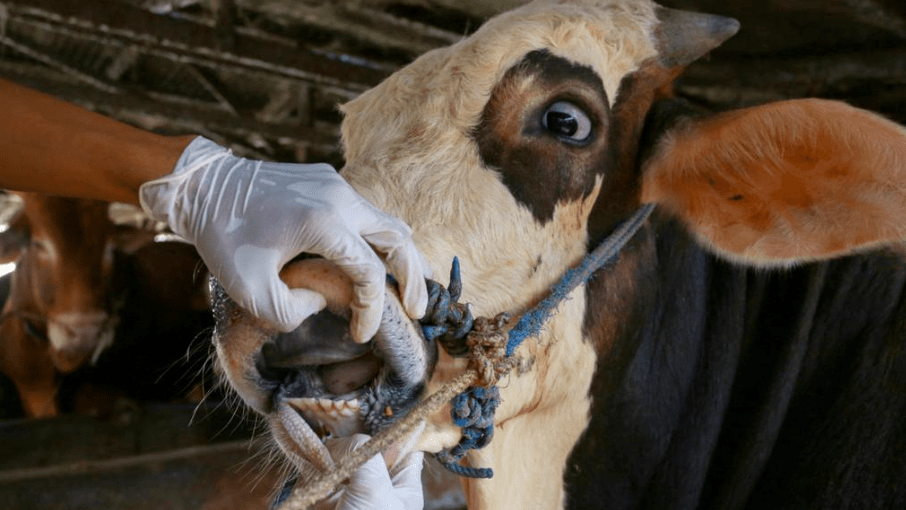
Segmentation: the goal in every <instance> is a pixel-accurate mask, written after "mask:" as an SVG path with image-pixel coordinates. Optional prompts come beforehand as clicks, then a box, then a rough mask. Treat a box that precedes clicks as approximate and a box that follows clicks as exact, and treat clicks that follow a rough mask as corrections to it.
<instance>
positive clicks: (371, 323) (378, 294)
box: [322, 234, 387, 343]
mask: <svg viewBox="0 0 906 510" xmlns="http://www.w3.org/2000/svg"><path fill="white" fill-rule="evenodd" d="M341 235H342V234H341ZM345 237H346V239H342V240H340V243H339V244H341V245H342V246H343V247H344V248H345V250H344V251H343V252H342V253H339V254H332V253H330V251H325V252H324V253H322V255H323V256H324V257H326V258H328V259H330V260H331V261H332V262H333V263H334V264H336V265H337V266H339V267H340V269H342V270H343V271H344V272H345V273H346V275H347V276H349V279H350V280H352V283H353V298H352V303H351V304H350V308H351V309H352V320H351V321H350V325H349V329H350V334H351V335H352V338H353V340H355V341H356V342H359V343H365V342H367V341H368V340H371V337H373V336H374V334H375V333H377V330H378V327H379V326H380V325H381V315H382V314H383V312H384V287H385V282H386V281H387V276H386V275H387V270H386V269H385V268H384V263H383V262H381V259H379V258H378V256H377V254H375V253H374V250H372V249H371V247H370V246H368V244H367V243H366V242H365V241H364V240H363V239H362V238H361V237H358V236H356V235H347V236H345Z"/></svg>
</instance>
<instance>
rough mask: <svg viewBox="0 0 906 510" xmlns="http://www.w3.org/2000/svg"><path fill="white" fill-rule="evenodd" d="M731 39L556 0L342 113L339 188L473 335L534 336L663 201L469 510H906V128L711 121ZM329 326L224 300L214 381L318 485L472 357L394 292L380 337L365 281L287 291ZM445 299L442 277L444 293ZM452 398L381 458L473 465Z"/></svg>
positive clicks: (583, 295)
mask: <svg viewBox="0 0 906 510" xmlns="http://www.w3.org/2000/svg"><path fill="white" fill-rule="evenodd" d="M737 30H738V23H737V22H736V21H735V20H732V19H728V18H724V17H719V16H712V15H706V14H698V13H688V12H684V11H677V10H671V9H666V8H663V7H660V6H658V5H656V4H654V3H651V2H648V1H645V0H537V1H535V2H532V3H529V4H526V5H524V6H521V7H519V8H517V9H515V10H513V11H510V12H507V13H504V14H501V15H499V16H497V17H495V18H492V19H490V20H489V21H487V22H486V23H485V24H483V25H482V26H481V27H480V28H479V29H478V30H477V31H476V32H475V33H474V34H472V35H471V36H469V37H468V38H465V39H463V40H462V41H460V42H457V43H456V44H453V45H452V46H450V47H447V48H442V49H437V50H433V51H430V52H428V53H426V54H424V55H423V56H421V57H420V58H419V59H417V60H415V61H414V62H413V63H412V64H410V65H409V66H407V67H405V68H403V69H402V70H400V71H398V72H397V73H395V74H394V75H392V76H390V77H389V78H388V79H387V80H385V81H384V82H383V83H381V84H379V85H378V86H376V87H374V88H373V89H371V90H369V91H367V92H365V93H364V94H362V95H361V96H360V97H358V98H356V99H354V100H352V101H351V102H349V103H347V104H345V105H344V106H343V107H342V110H343V113H344V115H345V117H344V121H343V125H342V135H343V144H344V150H345V156H346V163H345V166H344V167H343V169H342V170H341V174H342V175H343V176H344V178H345V179H347V180H348V182H349V183H350V184H351V185H352V186H353V187H354V188H355V189H356V190H357V191H358V192H360V193H361V194H362V195H363V196H364V197H365V198H367V199H368V200H370V201H371V202H373V203H374V204H375V205H377V206H378V207H379V208H381V209H383V210H385V211H387V212H388V213H391V214H394V215H396V216H398V217H400V218H402V219H403V220H404V221H406V222H407V223H408V224H409V225H410V226H411V228H412V237H413V239H414V241H415V242H416V244H417V246H418V247H419V249H420V250H421V251H422V253H423V254H424V255H425V257H426V259H427V260H428V262H429V264H430V265H431V267H432V269H433V271H434V274H435V276H436V277H438V278H439V279H440V280H442V281H444V280H443V278H444V275H446V274H447V272H448V271H449V268H450V266H451V263H452V261H453V259H454V257H456V258H458V260H459V263H460V265H461V278H462V290H461V293H462V297H461V302H463V303H467V304H468V306H469V308H470V310H471V312H472V313H473V314H474V315H475V316H481V317H489V318H490V317H495V316H498V314H501V313H503V312H506V313H509V314H511V315H513V316H519V315H520V314H523V313H525V312H526V311H527V310H530V309H531V308H532V307H533V306H535V305H536V304H537V303H538V302H539V301H541V300H542V299H543V298H545V297H546V296H547V295H548V294H549V292H550V289H551V286H552V285H554V284H555V282H557V281H558V279H559V278H560V276H561V275H562V274H563V273H564V272H566V271H567V270H569V269H570V268H572V267H574V266H575V265H577V264H578V263H579V262H580V261H581V260H582V259H583V257H584V256H586V254H587V253H588V252H589V250H591V249H592V248H593V247H594V246H597V245H598V244H599V243H600V242H602V241H604V240H605V239H607V238H608V237H609V234H610V233H611V232H613V231H614V230H615V229H616V228H617V227H618V226H619V225H620V224H622V223H623V222H624V221H625V220H626V219H627V218H630V217H631V216H632V215H633V214H634V211H636V210H638V209H639V208H640V207H641V206H642V205H643V204H655V205H656V209H655V212H654V213H653V214H652V215H651V216H650V217H649V218H648V219H647V221H645V222H644V224H643V225H642V228H641V229H640V230H639V231H638V232H637V233H636V234H635V235H634V236H633V237H632V239H631V240H630V241H629V242H628V243H627V244H626V245H625V247H624V248H623V249H622V251H621V252H620V254H619V257H618V259H617V260H616V261H615V262H613V263H612V264H610V265H609V266H607V267H604V268H601V269H599V270H597V271H596V272H595V274H594V275H593V277H592V278H591V279H589V280H588V281H587V282H585V283H583V284H582V285H580V286H579V287H577V288H576V289H575V290H573V291H572V292H570V293H569V294H568V296H566V298H565V299H563V300H562V301H561V302H560V303H559V305H558V307H557V309H556V311H555V312H554V313H553V314H552V315H551V317H550V318H549V319H548V320H547V322H545V324H544V325H543V327H542V328H541V331H540V332H539V333H538V334H537V335H536V336H535V337H533V338H530V339H528V340H526V341H525V342H524V343H523V344H522V345H521V346H520V347H519V348H518V349H516V351H515V353H514V356H515V358H516V361H517V364H516V368H515V369H514V370H513V371H511V372H510V373H509V375H508V376H507V377H505V378H504V379H503V380H501V381H500V383H499V390H500V404H499V407H498V408H497V410H496V415H495V421H494V425H495V428H494V435H493V439H492V440H491V441H490V443H489V444H487V445H486V446H484V447H483V448H481V449H476V450H472V451H471V452H470V453H469V454H468V456H467V457H466V459H465V460H466V463H467V464H468V465H469V466H472V467H489V468H492V469H493V477H492V478H490V479H464V481H463V488H464V491H465V494H466V499H467V502H468V506H469V508H472V509H496V508H541V509H549V508H577V509H578V508H582V509H587V508H607V509H659V510H663V509H672V508H677V509H681V508H682V509H686V508H702V509H706V508H707V509H711V508H713V509H728V508H835V509H840V508H906V483H903V480H904V479H906V426H904V423H906V391H904V390H906V348H904V345H906V344H904V340H906V330H904V324H906V323H904V321H906V300H904V297H906V294H904V290H906V287H904V283H906V260H904V250H903V245H902V242H901V240H902V239H903V238H904V236H906V221H904V220H906V129H904V128H903V127H902V126H900V125H898V124H896V123H894V122H891V121H889V120H887V119H885V118H883V117H882V116H880V115H877V114H874V113H871V112H868V111H864V110H860V109H857V108H854V107H851V106H849V105H847V104H844V103H842V102H834V101H827V100H819V99H800V100H790V101H783V102H776V103H768V104H764V105H759V106H753V107H750V108H745V109H740V110H735V111H728V112H708V111H704V110H702V109H701V108H699V107H697V106H695V105H692V104H689V103H688V102H685V101H683V100H681V99H679V98H677V97H675V96H674V95H673V94H672V86H671V84H672V83H673V81H674V80H675V78H676V77H677V76H679V75H680V74H681V73H682V71H683V69H684V68H685V67H686V66H688V65H689V64H690V63H691V62H693V61H694V60H696V59H698V58H700V57H701V56H703V55H705V54H707V53H708V52H709V51H711V50H712V49H713V48H715V47H717V46H718V45H719V44H721V43H722V42H723V41H724V40H726V39H727V38H729V37H731V36H732V35H734V34H735V33H736V31H737ZM281 275H282V277H283V279H284V281H286V282H287V284H288V285H290V286H291V287H305V288H309V289H313V290H317V291H319V292H323V293H324V294H325V295H326V299H327V303H328V304H327V308H326V309H325V311H323V312H321V313H319V314H318V315H315V316H314V317H312V318H311V319H309V320H307V321H306V322H304V323H303V324H302V326H300V328H299V329H297V330H296V331H293V332H291V333H285V334H283V333H280V332H278V331H277V330H276V329H275V328H273V327H272V326H270V325H269V324H267V323H265V322H263V321H261V320H258V319H256V318H254V317H253V316H251V315H250V314H249V313H247V312H246V311H244V310H242V309H241V308H239V307H238V306H237V305H235V303H233V302H232V301H230V300H229V298H228V297H227V296H226V295H225V294H223V292H222V291H217V292H215V293H214V309H215V315H216V326H215V343H216V349H217V357H218V363H219V365H220V366H221V369H222V371H223V373H224V374H225V376H226V378H227V379H228V381H229V382H230V384H231V385H232V387H233V388H234V389H235V391H236V392H237V394H238V395H239V396H241V398H242V400H243V401H244V402H245V403H246V404H247V405H248V406H249V407H251V408H252V409H254V410H255V411H257V412H258V413H260V414H262V415H264V416H265V417H266V419H267V420H268V423H269V425H270V428H271V431H272V433H273V434H274V437H275V440H276V442H277V444H278V445H279V446H280V447H281V449H282V450H283V451H284V453H285V454H286V458H287V459H288V460H289V461H290V462H292V463H293V464H294V465H295V466H297V467H298V468H299V469H300V470H305V469H312V467H314V469H322V470H326V469H330V466H331V465H332V461H333V460H335V459H331V458H330V457H329V452H328V453H327V454H325V449H324V446H323V445H322V444H321V442H320V440H321V439H322V438H325V437H331V436H333V437H336V436H345V435H350V434H353V433H357V432H367V433H374V432H375V431H377V430H381V429H383V428H384V427H387V426H389V424H391V423H392V422H393V421H394V420H395V419H398V417H399V416H400V415H401V414H403V413H404V412H405V411H406V410H407V409H409V408H411V406H412V405H413V402H414V401H417V400H418V399H420V398H422V397H424V396H425V394H426V393H430V392H431V391H432V390H435V389H437V388H438V387H440V386H441V385H442V384H443V383H445V382H447V381H449V380H451V379H452V378H453V377H454V376H455V375H457V374H458V373H459V371H460V370H461V369H462V368H463V367H464V365H465V362H464V360H462V359H459V358H454V357H453V356H451V355H450V354H448V353H447V352H445V351H443V350H440V351H439V352H438V349H437V347H436V345H434V344H432V343H431V342H430V341H429V340H428V339H427V337H426V336H424V335H423V334H422V331H423V330H422V329H421V328H420V325H419V323H418V322H417V321H412V320H410V319H409V318H407V316H406V314H405V313H403V311H402V309H401V307H400V305H399V300H398V297H397V296H398V294H397V290H396V288H395V286H394V285H393V282H392V280H390V279H388V284H387V290H386V295H387V301H388V303H387V304H386V305H385V310H384V315H383V319H382V323H381V328H380V330H379V332H378V334H377V335H376V336H375V338H374V339H373V340H372V341H371V342H370V344H367V345H365V346H361V345H357V344H354V343H353V342H352V341H351V340H350V338H349V334H348V331H346V329H345V326H346V324H347V322H346V321H348V317H349V305H348V304H349V301H350V295H351V292H352V291H351V284H349V281H348V279H346V278H345V277H344V276H343V274H342V273H341V272H340V271H338V270H336V268H335V267H333V266H332V265H331V264H330V263H328V262H326V261H324V260H321V259H318V258H316V257H311V256H304V257H300V258H299V259H298V260H295V261H293V262H291V263H290V264H289V265H287V266H286V267H285V268H284V269H283V271H282V273H281ZM444 284H445V285H449V282H446V281H444ZM449 413H450V409H449V407H448V408H446V409H443V410H441V411H440V412H438V413H436V414H434V415H431V416H430V417H428V418H427V419H426V420H425V422H424V425H423V427H421V428H418V429H417V431H416V433H415V435H414V436H413V437H407V438H404V439H403V440H401V441H400V442H399V443H398V444H397V445H395V446H394V447H392V448H390V449H389V450H388V452H396V454H392V453H388V452H385V460H387V462H388V465H390V466H391V467H392V466H393V463H394V462H395V460H396V459H398V458H399V457H398V455H399V453H400V452H402V453H404V452H405V451H408V450H407V449H419V450H423V451H426V452H430V453H437V452H439V451H442V450H445V449H448V448H451V447H453V446H454V445H456V444H457V443H458V441H459V440H460V437H461V435H462V433H461V431H460V429H459V428H457V427H455V426H453V424H452V422H451V418H450V414H449Z"/></svg>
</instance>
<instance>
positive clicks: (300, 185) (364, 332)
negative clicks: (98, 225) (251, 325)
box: [140, 137, 428, 342]
mask: <svg viewBox="0 0 906 510" xmlns="http://www.w3.org/2000/svg"><path fill="white" fill-rule="evenodd" d="M140 198H141V202H142V206H143V208H144V209H145V211H147V212H148V213H149V214H150V215H151V216H152V217H154V218H155V219H158V220H160V221H163V222H166V223H167V224H168V225H170V228H172V229H173V231H174V232H176V233H177V234H179V235H181V236H183V237H185V238H186V239H187V240H189V241H190V242H192V243H193V244H195V246H196V248H197V250H198V252H199V254H200V255H201V257H202V259H203V260H204V261H205V263H206V264H207V266H208V269H209V270H210V271H211V273H212V274H213V275H214V276H215V277H216V278H217V279H218V280H219V281H220V284H221V285H223V287H224V289H225V290H226V292H227V294H229V295H230V297H231V298H233V299H234V300H235V301H236V302H237V303H239V305H240V306H242V307H243V308H246V309H247V310H249V311H250V312H252V313H253V314H254V315H256V316H257V317H260V318H262V319H264V320H267V321H268V322H271V323H272V324H274V326H276V327H277V328H279V329H280V330H282V331H290V330H292V329H294V328H295V327H297V326H298V325H299V324H300V323H301V322H302V321H303V320H304V319H305V318H306V317H308V316H309V315H311V314H313V313H315V312H317V311H319V310H321V309H322V308H323V307H324V306H325V301H324V298H323V297H322V296H321V295H320V294H317V293H315V292H312V291H309V290H304V289H289V288H288V287H287V286H286V284H285V283H283V281H282V280H280V278H279V276H278V273H279V271H280V269H281V268H282V267H283V266H284V265H285V264H286V263H287V262H288V261H290V260H291V259H292V258H293V257H295V256H296V255H298V254H300V253H302V252H307V253H314V254H318V255H321V256H323V257H324V258H326V259H329V260H331V261H333V262H334V263H335V264H337V265H338V266H340V267H341V268H342V269H343V270H344V271H345V272H346V274H348V275H349V277H350V278H351V279H352V281H353V282H354V284H355V299H354V302H353V317H352V324H351V330H352V335H353V337H354V338H355V339H356V340H358V341H360V342H364V341H367V340H368V339H370V338H371V336H373V335H374V333H375V332H376V331H377V328H378V326H379V324H380V317H381V313H382V311H383V300H384V282H385V272H386V270H385V268H384V264H383V263H382V261H381V259H380V258H379V257H378V256H377V254H376V253H375V251H374V250H377V251H378V252H380V253H381V254H383V255H384V257H385V260H386V261H387V265H388V267H389V269H390V271H391V273H392V274H393V275H394V276H395V277H396V279H397V280H398V281H399V283H400V285H401V291H402V294H403V296H402V297H403V299H402V301H403V306H404V307H405V309H406V311H407V313H408V314H409V315H410V317H412V318H420V317H421V315H422V314H423V313H424V311H425V307H426V306H427V292H426V290H425V283H424V278H425V276H426V272H427V271H428V269H427V267H425V265H424V263H423V259H422V257H421V255H420V254H419V253H418V251H417V250H416V248H415V245H414V244H413V243H412V239H411V231H410V229H409V228H408V226H406V224H405V223H403V222H402V221H400V220H398V219H396V218H393V217H392V216H389V215H387V214H385V213H383V212H381V211H380V210H378V209H377V208H375V207H374V206H372V205H371V204H370V203H368V202H367V201H366V200H365V199H364V198H362V197H361V196H360V195H359V194H358V193H356V192H355V190H353V189H352V188H351V187H350V186H349V185H348V184H347V183H346V181H344V180H343V179H342V178H341V177H340V176H339V174H337V172H336V171H335V170H334V169H333V167H331V166H330V165H327V164H314V165H301V164H281V163H266V162H261V161H254V160H248V159H244V158H238V157H236V156H233V155H232V154H231V153H230V152H229V151H228V150H226V149H224V148H223V147H221V146H219V145H217V144H216V143H214V142H212V141H210V140H208V139H205V138H202V137H199V138H196V139H195V140H194V141H193V142H192V143H190V144H189V146H188V147H186V149H185V151H184V152H183V154H182V156H181V157H180V159H179V161H178V163H177V164H176V168H175V169H174V171H173V173H171V174H169V175H166V176H164V177H162V178H160V179H156V180H154V181H151V182H148V183H145V184H144V185H143V186H142V188H141V191H140Z"/></svg>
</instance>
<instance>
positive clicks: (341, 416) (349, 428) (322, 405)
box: [286, 398, 365, 437]
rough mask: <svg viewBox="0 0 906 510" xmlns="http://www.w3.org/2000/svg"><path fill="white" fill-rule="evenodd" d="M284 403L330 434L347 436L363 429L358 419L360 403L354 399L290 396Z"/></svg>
mask: <svg viewBox="0 0 906 510" xmlns="http://www.w3.org/2000/svg"><path fill="white" fill-rule="evenodd" d="M286 403H287V404H289V405H290V406H292V407H293V408H295V409H296V410H297V411H299V413H300V414H302V415H303V416H305V418H306V419H308V420H309V421H311V422H316V423H317V424H318V426H319V427H321V428H323V429H324V430H326V431H327V432H328V433H329V434H330V435H331V436H334V437H347V436H351V435H353V434H357V433H360V432H364V431H365V430H364V426H363V424H362V422H361V420H359V410H360V409H361V407H362V404H361V402H360V401H358V400H356V399H352V400H330V399H326V398H320V399H315V398H290V399H286Z"/></svg>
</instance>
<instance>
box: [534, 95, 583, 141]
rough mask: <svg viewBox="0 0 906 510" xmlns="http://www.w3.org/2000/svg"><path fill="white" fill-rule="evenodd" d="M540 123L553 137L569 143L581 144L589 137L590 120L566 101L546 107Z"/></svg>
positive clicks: (580, 110) (579, 109) (576, 107)
mask: <svg viewBox="0 0 906 510" xmlns="http://www.w3.org/2000/svg"><path fill="white" fill-rule="evenodd" d="M541 123H542V124H543V125H544V127H545V128H547V130H548V131H550V132H551V133H553V134H554V135H556V136H558V137H560V138H562V139H565V140H568V141H571V142H578V143H582V142H585V141H587V140H588V138H589V136H591V119H589V118H588V115H586V114H585V112H583V111H582V109H581V108H579V107H578V106H576V105H574V104H572V103H570V102H567V101H557V102H556V103H554V104H552V105H550V106H548V107H547V110H545V111H544V115H542V116H541Z"/></svg>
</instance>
